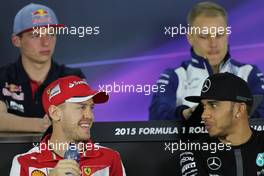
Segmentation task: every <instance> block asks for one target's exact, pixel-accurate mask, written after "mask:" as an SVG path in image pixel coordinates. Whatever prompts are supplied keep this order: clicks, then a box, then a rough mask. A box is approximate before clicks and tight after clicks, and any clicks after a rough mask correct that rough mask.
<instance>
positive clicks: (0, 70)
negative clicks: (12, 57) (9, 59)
mask: <svg viewBox="0 0 264 176" xmlns="http://www.w3.org/2000/svg"><path fill="white" fill-rule="evenodd" d="M16 73H17V69H16V65H15V63H11V64H7V65H3V66H1V67H0V81H5V80H7V79H10V78H12V77H15V76H16Z"/></svg>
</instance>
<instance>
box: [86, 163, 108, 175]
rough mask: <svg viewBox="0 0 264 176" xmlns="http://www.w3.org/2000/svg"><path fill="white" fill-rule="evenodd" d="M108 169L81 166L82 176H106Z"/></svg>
mask: <svg viewBox="0 0 264 176" xmlns="http://www.w3.org/2000/svg"><path fill="white" fill-rule="evenodd" d="M108 175H109V167H108V166H106V165H90V166H82V176H108Z"/></svg>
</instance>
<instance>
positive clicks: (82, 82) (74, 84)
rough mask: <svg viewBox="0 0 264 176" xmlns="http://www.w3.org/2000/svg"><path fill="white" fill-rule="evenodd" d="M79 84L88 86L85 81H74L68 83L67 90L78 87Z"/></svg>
mask: <svg viewBox="0 0 264 176" xmlns="http://www.w3.org/2000/svg"><path fill="white" fill-rule="evenodd" d="M80 84H86V85H88V84H87V82H86V81H74V82H72V83H69V88H73V87H74V86H77V85H80Z"/></svg>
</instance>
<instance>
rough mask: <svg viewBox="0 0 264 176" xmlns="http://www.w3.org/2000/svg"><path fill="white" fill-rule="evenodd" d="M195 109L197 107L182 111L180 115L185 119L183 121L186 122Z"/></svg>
mask: <svg viewBox="0 0 264 176" xmlns="http://www.w3.org/2000/svg"><path fill="white" fill-rule="evenodd" d="M196 107H197V106H193V107H191V108H188V109H184V110H183V111H182V115H183V117H184V118H185V120H188V119H189V118H190V116H191V115H192V113H193V112H194V110H195V108H196Z"/></svg>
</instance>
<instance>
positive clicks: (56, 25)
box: [14, 24, 65, 35]
mask: <svg viewBox="0 0 264 176" xmlns="http://www.w3.org/2000/svg"><path fill="white" fill-rule="evenodd" d="M48 26H49V27H54V28H60V27H64V26H65V25H64V24H49V25H42V26H35V27H31V28H27V29H24V30H22V31H20V32H15V33H14V34H15V35H20V34H22V33H25V32H29V31H33V30H34V28H36V29H37V28H42V27H43V28H45V27H48Z"/></svg>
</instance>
